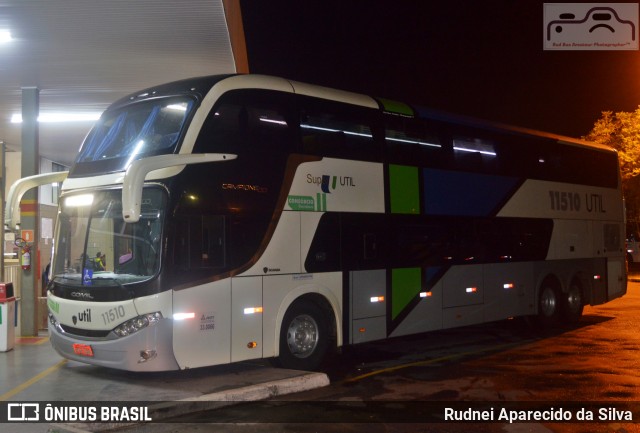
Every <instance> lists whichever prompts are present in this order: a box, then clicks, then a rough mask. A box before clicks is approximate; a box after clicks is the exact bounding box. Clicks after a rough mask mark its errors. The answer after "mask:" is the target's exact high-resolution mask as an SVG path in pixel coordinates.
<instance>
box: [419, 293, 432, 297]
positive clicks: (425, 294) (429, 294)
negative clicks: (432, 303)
mask: <svg viewBox="0 0 640 433" xmlns="http://www.w3.org/2000/svg"><path fill="white" fill-rule="evenodd" d="M431 296H433V293H432V292H420V297H421V298H430V297H431Z"/></svg>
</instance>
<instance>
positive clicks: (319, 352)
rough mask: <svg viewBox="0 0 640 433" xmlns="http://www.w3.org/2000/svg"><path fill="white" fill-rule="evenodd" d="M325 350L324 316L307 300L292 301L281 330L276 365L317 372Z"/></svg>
mask: <svg viewBox="0 0 640 433" xmlns="http://www.w3.org/2000/svg"><path fill="white" fill-rule="evenodd" d="M328 347H329V326H328V321H327V317H326V313H325V312H324V311H323V309H322V308H320V307H319V306H318V305H317V304H315V303H314V302H312V301H310V300H307V299H300V300H297V301H295V302H294V303H293V304H292V305H291V306H290V307H289V309H288V310H287V312H286V314H285V315H284V320H283V321H282V327H281V328H280V355H279V357H278V359H277V365H279V366H280V367H283V368H291V369H294V370H316V369H317V368H318V367H319V366H320V364H321V362H322V361H323V359H324V357H325V355H326V353H327V348H328Z"/></svg>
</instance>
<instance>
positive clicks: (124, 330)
mask: <svg viewBox="0 0 640 433" xmlns="http://www.w3.org/2000/svg"><path fill="white" fill-rule="evenodd" d="M160 319H162V313H160V312H159V311H156V312H155V313H149V314H143V315H142V316H138V317H134V318H133V319H131V320H127V321H126V322H124V323H123V324H121V325H120V326H118V327H116V328H115V329H114V330H113V332H114V333H115V334H116V335H117V336H118V337H126V336H127V335H131V334H133V333H136V332H138V331H139V330H141V329H144V328H146V327H147V326H151V325H155V324H156V323H158V322H159V321H160Z"/></svg>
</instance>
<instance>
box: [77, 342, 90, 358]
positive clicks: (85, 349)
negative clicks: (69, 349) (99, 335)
mask: <svg viewBox="0 0 640 433" xmlns="http://www.w3.org/2000/svg"><path fill="white" fill-rule="evenodd" d="M73 353H75V354H76V355H80V356H88V357H93V349H92V348H91V346H89V345H88V344H78V343H75V344H74V345H73Z"/></svg>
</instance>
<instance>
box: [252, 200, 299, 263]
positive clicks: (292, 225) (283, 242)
mask: <svg viewBox="0 0 640 433" xmlns="http://www.w3.org/2000/svg"><path fill="white" fill-rule="evenodd" d="M301 266H302V265H301V263H300V212H282V214H281V215H280V218H279V220H278V226H277V227H276V229H275V232H274V233H273V236H272V238H271V239H270V241H269V245H268V246H267V248H266V249H265V251H264V253H263V254H262V256H261V257H260V258H258V260H257V261H256V263H255V264H254V265H253V266H252V267H251V268H250V269H248V270H247V271H246V272H243V273H242V275H266V274H276V273H277V274H280V273H299V272H300V271H301Z"/></svg>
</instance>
